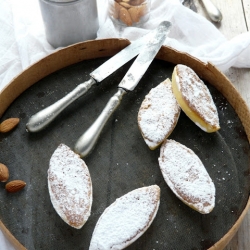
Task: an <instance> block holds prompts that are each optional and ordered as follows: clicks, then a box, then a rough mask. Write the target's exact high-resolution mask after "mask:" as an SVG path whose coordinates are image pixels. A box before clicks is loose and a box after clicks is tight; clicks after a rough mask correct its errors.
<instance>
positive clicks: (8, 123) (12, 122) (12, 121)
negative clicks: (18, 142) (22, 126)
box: [0, 118, 20, 133]
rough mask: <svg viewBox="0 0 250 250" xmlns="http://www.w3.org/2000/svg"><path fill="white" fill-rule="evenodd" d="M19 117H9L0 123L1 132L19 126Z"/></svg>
mask: <svg viewBox="0 0 250 250" xmlns="http://www.w3.org/2000/svg"><path fill="white" fill-rule="evenodd" d="M19 121H20V119H19V118H9V119H7V120H5V121H3V122H2V123H1V124H0V132H2V133H7V132H9V131H11V130H12V129H13V128H15V127H16V126H17V124H18V123H19Z"/></svg>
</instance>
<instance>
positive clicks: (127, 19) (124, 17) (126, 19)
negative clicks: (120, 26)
mask: <svg viewBox="0 0 250 250" xmlns="http://www.w3.org/2000/svg"><path fill="white" fill-rule="evenodd" d="M119 18H120V20H121V21H122V22H123V23H125V24H126V25H127V26H131V25H132V23H133V22H132V19H131V16H130V14H129V12H128V11H127V9H126V8H124V7H122V8H121V9H120V12H119Z"/></svg>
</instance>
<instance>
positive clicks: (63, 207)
mask: <svg viewBox="0 0 250 250" xmlns="http://www.w3.org/2000/svg"><path fill="white" fill-rule="evenodd" d="M48 188H49V194H50V199H51V202H52V205H53V207H54V208H55V210H56V212H57V213H58V214H59V216H60V217H61V218H62V219H63V220H64V221H65V222H66V223H67V224H69V225H70V226H72V227H74V228H77V229H80V228H81V227H82V226H83V225H84V224H85V222H86V221H87V220H88V217H89V216H90V211H91V206H92V182H91V177H90V174H89V170H88V167H87V165H86V164H85V162H84V161H83V160H82V159H81V158H80V157H79V155H78V154H76V153H74V152H73V151H72V150H71V149H70V148H69V147H68V146H66V145H64V144H60V145H59V146H58V148H57V149H56V150H55V152H54V153H53V155H52V157H51V159H50V166H49V169H48Z"/></svg>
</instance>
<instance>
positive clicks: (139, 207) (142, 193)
mask: <svg viewBox="0 0 250 250" xmlns="http://www.w3.org/2000/svg"><path fill="white" fill-rule="evenodd" d="M159 203H160V188H159V187H158V186H157V185H153V186H149V187H143V188H139V189H135V190H133V191H131V192H129V193H127V194H125V195H124V196H122V197H120V198H118V199H117V200H116V201H115V202H114V203H113V204H111V205H110V206H109V207H108V208H106V210H105V211H104V212H103V214H102V215H101V217H100V218H99V220H98V222H97V225H96V227H95V230H94V232H93V236H92V239H91V243H90V248H89V250H97V249H99V250H101V249H123V248H125V247H127V246H128V245H130V244H131V243H132V242H134V241H135V240H136V239H138V238H139V237H140V236H141V235H142V234H143V233H144V232H145V231H146V229H147V228H148V227H149V226H150V225H151V223H152V221H153V219H154V217H155V215H156V213H157V211H158V207H159Z"/></svg>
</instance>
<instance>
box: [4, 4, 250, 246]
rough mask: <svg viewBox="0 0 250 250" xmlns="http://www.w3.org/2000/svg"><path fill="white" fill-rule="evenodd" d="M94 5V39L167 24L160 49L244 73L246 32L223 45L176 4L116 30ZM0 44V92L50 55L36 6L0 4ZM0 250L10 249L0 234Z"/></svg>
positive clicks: (248, 53)
mask: <svg viewBox="0 0 250 250" xmlns="http://www.w3.org/2000/svg"><path fill="white" fill-rule="evenodd" d="M91 1H94V0H91ZM97 3H98V12H99V23H100V28H99V30H98V38H108V37H122V38H127V39H130V40H131V41H133V40H135V39H137V38H138V37H141V35H143V34H145V33H147V32H148V31H149V30H151V29H153V28H155V27H156V26H157V25H158V24H159V23H160V22H161V21H163V20H168V21H170V22H172V24H173V28H172V30H171V32H170V34H169V37H168V38H167V39H166V41H165V45H168V46H171V47H173V48H175V49H177V50H180V51H184V52H187V53H189V54H191V55H193V56H195V57H197V58H199V59H200V60H202V61H204V62H208V61H209V62H211V63H213V64H214V65H216V66H217V67H218V68H220V69H221V70H222V71H226V70H227V69H228V68H230V67H242V68H243V67H247V68H250V33H249V32H247V33H244V34H241V35H238V36H236V37H235V38H233V39H232V40H230V41H229V40H227V39H226V38H225V37H224V36H223V35H222V34H221V33H220V32H219V31H218V30H217V29H216V27H215V26H214V25H213V24H212V23H211V22H209V21H208V20H206V19H205V18H203V17H202V16H200V15H199V14H196V13H194V12H193V11H191V10H189V9H188V8H186V7H184V6H182V5H181V3H180V1H179V0H152V5H151V14H150V19H149V21H148V22H147V23H145V25H144V26H143V27H141V28H134V27H129V28H126V29H122V28H121V29H118V30H117V29H116V28H115V27H114V25H113V23H112V21H111V20H110V19H109V17H108V15H107V4H108V0H97ZM84 25H86V24H82V26H83V29H84ZM55 32H56V31H55ZM0 38H1V39H0V92H1V90H2V89H3V88H4V87H5V86H6V85H7V84H8V83H9V82H10V81H11V80H12V79H13V78H14V77H16V76H17V75H18V74H19V73H21V72H22V71H23V70H25V69H26V68H27V67H28V66H30V65H31V64H33V63H34V62H36V61H37V60H39V59H41V58H43V57H45V56H46V55H48V54H50V53H52V52H54V51H55V49H54V48H53V47H52V46H50V44H48V42H47V40H46V37H45V32H44V26H43V21H42V17H41V13H40V9H39V4H38V0H22V1H20V0H0ZM0 249H1V250H13V249H14V248H13V247H12V246H11V245H10V244H9V243H8V241H6V240H5V238H4V236H3V235H2V234H1V232H0Z"/></svg>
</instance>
